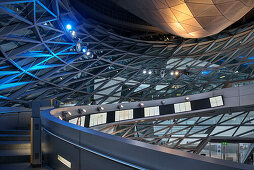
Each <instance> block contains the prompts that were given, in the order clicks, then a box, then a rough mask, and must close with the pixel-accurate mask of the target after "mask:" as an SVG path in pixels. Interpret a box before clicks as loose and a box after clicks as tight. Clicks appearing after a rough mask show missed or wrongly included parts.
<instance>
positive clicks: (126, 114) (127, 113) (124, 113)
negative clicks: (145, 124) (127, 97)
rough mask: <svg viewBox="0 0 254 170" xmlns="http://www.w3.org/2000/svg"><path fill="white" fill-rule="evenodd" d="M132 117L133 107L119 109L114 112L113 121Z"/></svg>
mask: <svg viewBox="0 0 254 170" xmlns="http://www.w3.org/2000/svg"><path fill="white" fill-rule="evenodd" d="M127 119H133V109H131V110H121V111H116V112H115V121H121V120H127Z"/></svg>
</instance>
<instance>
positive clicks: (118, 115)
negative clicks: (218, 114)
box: [85, 96, 224, 127]
mask: <svg viewBox="0 0 254 170" xmlns="http://www.w3.org/2000/svg"><path fill="white" fill-rule="evenodd" d="M223 105H224V103H223V98H222V96H217V97H211V98H207V99H200V100H193V101H190V102H183V103H176V104H168V105H161V106H155V107H147V108H136V109H130V110H119V111H111V112H107V113H97V114H91V115H86V116H85V127H92V126H96V125H100V124H105V123H112V122H117V121H121V120H128V119H137V118H143V117H150V116H159V115H166V114H173V113H180V112H186V111H194V110H201V109H208V108H213V107H218V106H223Z"/></svg>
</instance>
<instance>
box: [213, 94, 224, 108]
mask: <svg viewBox="0 0 254 170" xmlns="http://www.w3.org/2000/svg"><path fill="white" fill-rule="evenodd" d="M210 103H211V107H218V106H223V105H224V104H223V99H222V96H216V97H211V98H210Z"/></svg>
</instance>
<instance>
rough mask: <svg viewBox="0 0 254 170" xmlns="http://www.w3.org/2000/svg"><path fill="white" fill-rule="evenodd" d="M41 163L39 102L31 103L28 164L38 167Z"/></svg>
mask: <svg viewBox="0 0 254 170" xmlns="http://www.w3.org/2000/svg"><path fill="white" fill-rule="evenodd" d="M41 162H42V153H41V118H40V102H39V101H38V102H37V101H36V102H32V117H31V156H30V163H31V165H32V166H40V165H41Z"/></svg>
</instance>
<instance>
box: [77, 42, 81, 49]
mask: <svg viewBox="0 0 254 170" xmlns="http://www.w3.org/2000/svg"><path fill="white" fill-rule="evenodd" d="M76 50H77V52H80V51H81V43H80V41H78V42H77V44H76Z"/></svg>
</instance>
